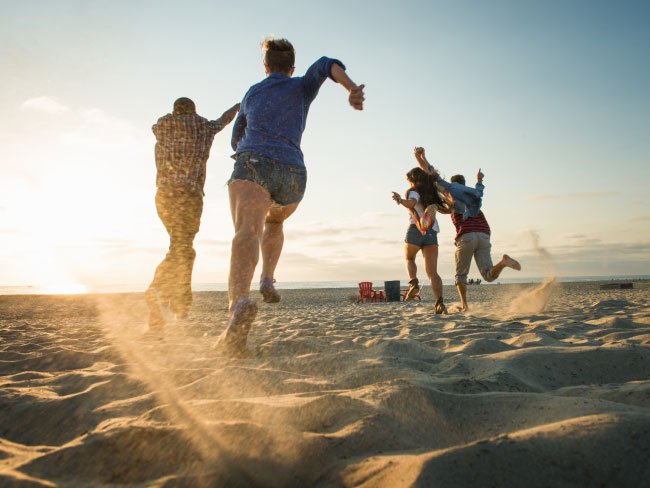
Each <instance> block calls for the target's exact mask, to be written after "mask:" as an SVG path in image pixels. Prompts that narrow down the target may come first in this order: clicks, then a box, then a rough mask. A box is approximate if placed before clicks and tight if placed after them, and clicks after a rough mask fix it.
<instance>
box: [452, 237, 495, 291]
mask: <svg viewBox="0 0 650 488" xmlns="http://www.w3.org/2000/svg"><path fill="white" fill-rule="evenodd" d="M491 248H492V244H490V236H489V235H488V234H483V233H482V232H468V233H467V234H463V235H461V236H460V237H459V238H458V239H457V240H456V284H458V283H467V273H469V267H470V265H471V264H472V257H473V258H474V261H476V267H477V268H478V272H479V273H481V276H482V277H483V279H484V280H485V281H488V282H489V281H494V278H492V277H491V276H490V275H489V274H488V271H490V270H491V269H492V256H491V253H490V250H491Z"/></svg>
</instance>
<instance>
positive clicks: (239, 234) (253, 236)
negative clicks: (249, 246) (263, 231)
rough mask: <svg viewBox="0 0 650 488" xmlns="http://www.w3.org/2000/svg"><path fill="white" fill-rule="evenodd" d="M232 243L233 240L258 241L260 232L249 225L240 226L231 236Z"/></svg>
mask: <svg viewBox="0 0 650 488" xmlns="http://www.w3.org/2000/svg"><path fill="white" fill-rule="evenodd" d="M232 240H233V243H235V242H246V241H251V240H254V241H259V240H260V234H259V233H258V232H256V231H255V230H253V229H251V228H250V227H240V228H239V229H237V230H236V231H235V235H234V237H233V238H232Z"/></svg>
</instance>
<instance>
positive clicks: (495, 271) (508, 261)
mask: <svg viewBox="0 0 650 488" xmlns="http://www.w3.org/2000/svg"><path fill="white" fill-rule="evenodd" d="M503 268H512V269H516V270H517V271H519V270H520V269H521V264H519V262H518V261H516V260H514V259H512V258H511V257H510V256H508V255H507V254H504V255H503V257H502V258H501V261H499V262H498V263H497V264H495V265H494V266H493V267H492V269H490V271H488V275H489V276H490V278H492V279H493V280H496V279H497V278H498V277H499V275H500V274H501V271H503Z"/></svg>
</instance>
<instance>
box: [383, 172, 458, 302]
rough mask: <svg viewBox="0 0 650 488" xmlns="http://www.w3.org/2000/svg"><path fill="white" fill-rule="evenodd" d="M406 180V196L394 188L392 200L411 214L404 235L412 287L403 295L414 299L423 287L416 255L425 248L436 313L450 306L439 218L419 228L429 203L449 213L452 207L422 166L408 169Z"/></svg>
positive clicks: (408, 299) (423, 253) (426, 266)
mask: <svg viewBox="0 0 650 488" xmlns="http://www.w3.org/2000/svg"><path fill="white" fill-rule="evenodd" d="M406 180H407V181H408V182H409V184H410V185H411V187H410V188H409V189H408V190H407V191H406V194H405V198H402V197H401V196H400V195H399V194H398V193H396V192H393V200H395V202H397V204H398V205H402V206H404V207H406V208H407V209H408V210H409V213H410V214H411V215H410V216H409V227H408V229H407V231H406V237H405V238H404V242H405V245H404V254H405V257H406V271H407V273H408V275H409V289H408V291H407V292H406V296H405V298H404V299H405V300H406V301H410V300H413V299H414V298H415V295H416V294H417V293H418V292H419V290H420V285H419V281H418V278H417V265H416V264H415V258H416V256H417V253H418V252H419V251H422V257H423V258H424V269H425V271H426V274H427V276H428V277H429V282H430V283H431V291H433V295H434V297H435V298H436V303H435V306H434V311H435V313H436V314H442V313H446V312H447V308H446V307H445V304H444V301H443V298H442V279H441V278H440V275H439V274H438V232H439V231H440V228H439V226H438V221H437V220H436V221H435V222H434V224H433V227H431V228H429V229H426V230H425V229H423V228H422V229H421V228H420V225H419V220H420V218H421V217H422V215H423V213H424V210H425V209H426V208H427V207H428V206H429V205H435V207H436V210H437V212H439V213H444V214H448V213H450V212H451V208H450V207H449V206H448V205H446V204H445V202H444V200H443V199H442V198H441V196H440V194H439V193H438V189H437V187H436V180H435V178H434V177H433V176H431V175H429V174H427V173H425V172H424V171H423V170H422V169H420V168H413V169H412V170H410V171H409V172H408V173H406ZM423 232H424V234H423Z"/></svg>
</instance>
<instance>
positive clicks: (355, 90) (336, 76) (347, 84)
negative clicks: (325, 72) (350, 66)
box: [330, 63, 366, 110]
mask: <svg viewBox="0 0 650 488" xmlns="http://www.w3.org/2000/svg"><path fill="white" fill-rule="evenodd" d="M330 73H331V75H332V79H333V80H334V81H336V82H337V83H339V84H341V85H343V87H344V88H345V89H346V90H347V91H348V93H349V94H350V96H349V97H348V101H349V102H350V105H351V106H352V108H354V109H356V110H363V101H364V100H365V97H364V95H363V89H364V88H365V86H366V85H357V84H356V83H355V82H354V81H352V80H351V79H350V77H349V76H348V75H347V73H346V72H345V70H344V69H343V67H342V66H341V65H340V64H338V63H332V68H331V71H330Z"/></svg>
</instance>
